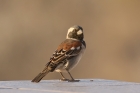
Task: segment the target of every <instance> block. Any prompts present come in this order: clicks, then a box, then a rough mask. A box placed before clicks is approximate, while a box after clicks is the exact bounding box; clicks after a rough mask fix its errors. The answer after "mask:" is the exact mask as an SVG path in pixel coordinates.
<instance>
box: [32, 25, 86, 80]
mask: <svg viewBox="0 0 140 93" xmlns="http://www.w3.org/2000/svg"><path fill="white" fill-rule="evenodd" d="M85 49H86V43H85V41H84V33H83V28H82V27H81V26H78V25H74V26H72V27H70V28H69V29H68V32H67V35H66V39H65V40H64V41H63V42H62V43H61V44H60V45H59V46H58V48H57V49H56V51H55V52H54V53H53V55H52V57H50V60H49V62H48V63H47V64H46V65H45V68H44V69H43V71H41V72H40V73H39V74H38V75H37V76H36V77H35V78H34V79H33V80H32V81H31V82H36V83H38V82H40V81H41V79H42V78H43V77H45V76H46V75H47V74H48V73H49V72H54V71H56V72H59V73H60V75H61V76H62V79H61V80H62V81H69V82H78V81H79V80H75V79H74V78H73V77H72V75H71V73H70V71H71V70H72V69H73V68H74V67H75V66H76V65H77V64H78V62H79V61H80V59H81V58H82V55H83V54H84V51H85ZM63 72H67V73H68V74H69V76H70V78H71V79H67V78H65V77H64V75H63Z"/></svg>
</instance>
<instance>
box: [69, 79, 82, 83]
mask: <svg viewBox="0 0 140 93" xmlns="http://www.w3.org/2000/svg"><path fill="white" fill-rule="evenodd" d="M79 81H80V80H74V79H72V80H68V82H79Z"/></svg>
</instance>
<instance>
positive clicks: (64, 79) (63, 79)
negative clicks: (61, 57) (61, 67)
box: [60, 72, 69, 81]
mask: <svg viewBox="0 0 140 93" xmlns="http://www.w3.org/2000/svg"><path fill="white" fill-rule="evenodd" d="M60 75H61V76H62V79H60V80H61V81H69V79H66V78H65V77H64V75H63V74H62V72H60Z"/></svg>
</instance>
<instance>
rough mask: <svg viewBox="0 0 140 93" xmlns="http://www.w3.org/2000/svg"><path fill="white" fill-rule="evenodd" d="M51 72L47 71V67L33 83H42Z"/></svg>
mask: <svg viewBox="0 0 140 93" xmlns="http://www.w3.org/2000/svg"><path fill="white" fill-rule="evenodd" d="M49 72H50V71H49V70H48V69H47V67H45V68H44V70H43V71H42V72H40V73H39V74H38V75H37V76H36V77H35V78H34V79H33V80H32V81H31V82H36V83H38V82H40V81H41V79H42V78H43V77H45V76H46V75H47V74H48V73H49Z"/></svg>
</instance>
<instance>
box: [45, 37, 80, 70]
mask: <svg viewBox="0 0 140 93" xmlns="http://www.w3.org/2000/svg"><path fill="white" fill-rule="evenodd" d="M81 48H82V43H81V42H80V41H76V40H70V39H66V40H65V41H64V42H62V43H61V44H60V45H59V47H58V48H57V50H56V51H55V52H54V53H53V55H52V57H51V58H50V61H49V62H48V63H47V64H46V66H47V67H48V68H50V70H51V71H53V70H54V69H55V68H56V67H57V66H58V64H60V63H63V62H66V60H68V59H70V58H72V57H74V56H77V55H78V54H79V52H80V51H81Z"/></svg>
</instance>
